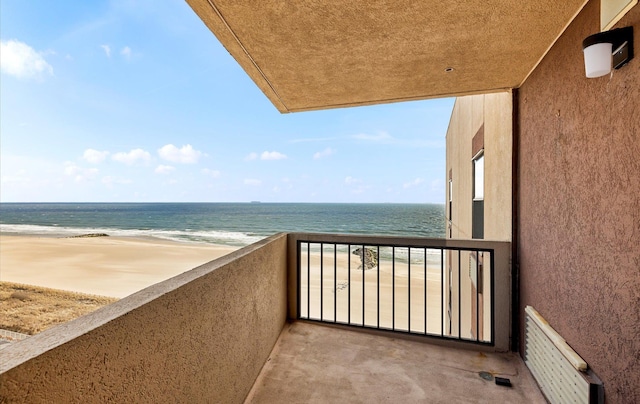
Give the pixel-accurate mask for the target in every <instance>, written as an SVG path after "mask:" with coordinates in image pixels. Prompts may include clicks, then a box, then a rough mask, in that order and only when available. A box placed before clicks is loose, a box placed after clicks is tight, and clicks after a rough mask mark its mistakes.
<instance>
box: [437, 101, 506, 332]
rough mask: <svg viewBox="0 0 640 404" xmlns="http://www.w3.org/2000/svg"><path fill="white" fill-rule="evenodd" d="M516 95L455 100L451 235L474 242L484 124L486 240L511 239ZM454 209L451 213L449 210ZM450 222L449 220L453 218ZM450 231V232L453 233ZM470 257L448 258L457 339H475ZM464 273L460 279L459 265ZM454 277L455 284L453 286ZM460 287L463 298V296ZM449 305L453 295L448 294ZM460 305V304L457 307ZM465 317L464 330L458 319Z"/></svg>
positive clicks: (449, 167)
mask: <svg viewBox="0 0 640 404" xmlns="http://www.w3.org/2000/svg"><path fill="white" fill-rule="evenodd" d="M512 99H513V96H512V94H511V92H502V93H495V94H482V95H472V96H466V97H459V98H457V99H456V102H455V105H454V107H453V112H452V115H451V120H450V122H449V128H448V130H447V151H446V153H447V156H446V160H447V162H446V184H447V187H446V203H445V207H446V208H445V209H446V217H447V223H448V224H447V226H448V227H447V232H446V237H449V238H454V239H471V237H472V199H473V162H472V158H473V154H474V153H473V152H474V151H473V146H472V141H473V137H474V136H475V135H476V133H478V131H479V130H480V128H481V127H482V126H483V125H484V128H483V132H484V164H485V175H484V185H485V186H484V239H487V240H500V241H511V238H512V231H511V219H512V140H513V136H512V131H513V121H512V120H513V108H512ZM450 173H451V175H452V177H451V178H452V180H453V189H452V191H453V192H452V195H453V198H452V204H451V209H450V208H449V192H450V191H449V185H448V183H449V175H450ZM450 210H451V211H450ZM449 219H450V220H449ZM449 229H450V231H449ZM469 262H470V260H469V254H468V253H464V254H463V255H462V256H461V259H460V262H458V257H457V256H456V255H455V254H454V255H452V256H451V257H447V264H446V266H447V270H449V268H450V269H451V276H450V277H446V279H445V289H448V288H449V287H450V286H451V294H450V296H451V298H450V300H451V302H450V303H451V309H452V310H451V313H452V315H451V329H450V330H448V331H450V332H451V334H452V335H462V336H464V337H467V338H470V337H471V322H472V316H471V306H472V304H473V303H474V302H472V300H473V301H475V299H476V297H475V293H473V292H472V281H471V278H470V277H469V265H470V264H469ZM459 266H460V274H459V275H458V267H459ZM449 279H450V280H451V285H449ZM483 279H484V282H483V283H484V285H489V284H490V273H489V271H484V277H483ZM458 286H459V287H460V289H459V291H460V296H459V295H458V293H459V292H458ZM483 298H484V299H483V300H484V304H483V307H484V312H485V313H489V312H490V309H491V306H490V301H491V296H490V294H489V290H488V288H485V290H484V292H483ZM443 303H444V304H445V307H447V306H448V305H449V294H445V296H444V302H443ZM458 306H460V307H459V308H458ZM457 313H460V327H458V316H457ZM490 324H491V318H490V317H489V316H485V317H484V330H485V333H484V337H485V338H489V337H490V333H489V332H488V331H489V329H490Z"/></svg>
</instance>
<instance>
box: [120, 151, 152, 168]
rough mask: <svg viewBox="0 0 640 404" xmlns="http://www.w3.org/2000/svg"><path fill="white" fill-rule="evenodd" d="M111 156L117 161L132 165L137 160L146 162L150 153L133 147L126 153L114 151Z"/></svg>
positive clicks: (149, 157) (149, 159)
mask: <svg viewBox="0 0 640 404" xmlns="http://www.w3.org/2000/svg"><path fill="white" fill-rule="evenodd" d="M111 158H112V159H113V160H115V161H117V162H120V163H124V164H127V165H133V164H135V163H137V162H143V163H148V162H149V161H151V154H149V152H147V151H144V150H142V149H133V150H131V151H130V152H128V153H125V152H120V153H116V154H114V155H113V156H111Z"/></svg>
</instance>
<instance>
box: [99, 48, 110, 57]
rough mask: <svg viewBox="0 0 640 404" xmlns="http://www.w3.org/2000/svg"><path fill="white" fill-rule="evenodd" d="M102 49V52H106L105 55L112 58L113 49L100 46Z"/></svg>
mask: <svg viewBox="0 0 640 404" xmlns="http://www.w3.org/2000/svg"><path fill="white" fill-rule="evenodd" d="M100 47H101V48H102V50H104V53H105V55H107V57H108V58H110V57H111V47H110V46H109V45H100Z"/></svg>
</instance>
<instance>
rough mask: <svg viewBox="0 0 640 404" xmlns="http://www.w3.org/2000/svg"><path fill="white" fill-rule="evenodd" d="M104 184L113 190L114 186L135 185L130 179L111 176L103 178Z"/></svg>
mask: <svg viewBox="0 0 640 404" xmlns="http://www.w3.org/2000/svg"><path fill="white" fill-rule="evenodd" d="M102 183H103V184H104V185H106V186H107V187H109V188H111V187H113V185H114V184H123V185H129V184H133V181H132V180H129V179H120V178H115V177H112V176H110V175H107V176H105V177H102Z"/></svg>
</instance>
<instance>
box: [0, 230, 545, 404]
mask: <svg viewBox="0 0 640 404" xmlns="http://www.w3.org/2000/svg"><path fill="white" fill-rule="evenodd" d="M509 248H510V247H509V243H498V242H487V241H456V240H441V239H406V238H390V237H385V238H381V237H356V236H340V235H320V234H298V233H292V234H278V235H274V236H272V237H270V238H268V239H265V240H262V241H261V242H259V243H256V244H254V245H251V246H248V247H246V248H243V249H241V250H238V251H236V252H234V253H232V254H229V255H227V256H225V257H222V258H220V259H218V260H215V261H211V262H209V263H207V264H205V265H202V266H200V267H198V268H195V269H193V270H191V271H188V272H185V273H183V274H181V275H179V276H176V277H174V278H171V279H169V280H167V281H164V282H161V283H158V284H156V285H153V286H151V287H149V288H147V289H144V290H141V291H139V292H137V293H135V294H133V295H131V296H129V297H127V298H124V299H122V300H120V301H118V302H116V303H114V304H112V305H109V306H106V307H104V308H102V309H100V310H98V311H96V312H94V313H92V314H89V315H87V316H84V317H81V318H79V319H77V320H74V321H72V322H69V323H66V324H62V325H60V326H57V327H54V328H51V329H49V330H47V331H45V332H43V333H41V334H38V335H35V336H33V337H30V338H28V339H26V340H24V341H21V342H18V343H15V344H12V345H11V346H9V347H7V348H5V349H3V350H1V351H0V402H5V401H6V402H79V401H82V402H92V401H95V402H105V401H127V402H132V401H135V402H157V401H160V400H166V399H168V398H169V399H171V400H173V401H177V402H184V401H189V402H193V401H195V402H221V403H239V402H243V401H246V402H256V403H262V402H282V401H283V400H287V401H290V402H403V401H404V402H420V401H428V402H445V401H446V402H495V401H499V402H523V401H526V402H544V399H543V398H542V395H541V393H540V392H539V390H538V388H537V387H536V384H535V382H534V381H533V379H532V377H531V375H530V374H529V372H528V370H527V369H526V368H525V366H524V364H523V362H522V361H521V360H520V358H519V357H518V356H517V355H516V354H514V353H509V352H506V351H508V346H509V334H510V329H511V327H510V322H509V315H510V314H509V302H510V293H509V284H510V283H509V282H510V280H509ZM358 249H360V250H359V252H358ZM367 250H369V251H374V252H375V256H376V259H374V260H372V259H365V262H363V258H365V256H366V255H367V254H369V253H363V252H362V251H367ZM359 266H361V267H360V268H358V267H359ZM482 268H484V269H482ZM345 282H346V283H345ZM481 376H484V377H485V378H484V379H483V378H482V377H481ZM493 376H501V377H506V378H509V379H510V380H511V383H512V387H502V386H498V385H496V384H495V382H494V381H493ZM487 379H490V380H487Z"/></svg>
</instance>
